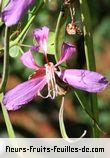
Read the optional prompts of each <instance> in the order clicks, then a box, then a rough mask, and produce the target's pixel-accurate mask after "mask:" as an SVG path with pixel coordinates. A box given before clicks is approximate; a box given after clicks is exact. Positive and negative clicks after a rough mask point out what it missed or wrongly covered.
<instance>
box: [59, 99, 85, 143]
mask: <svg viewBox="0 0 110 158" xmlns="http://www.w3.org/2000/svg"><path fill="white" fill-rule="evenodd" d="M64 102H65V98H64V96H63V97H62V101H61V107H60V111H59V126H60V132H61V136H62V138H63V139H65V140H66V141H68V142H70V143H75V142H77V141H79V140H80V139H81V138H83V137H84V136H85V135H86V130H85V131H84V132H83V134H82V135H81V136H80V137H79V138H76V139H71V138H69V137H68V135H67V133H66V129H65V125H64V119H63V111H64Z"/></svg>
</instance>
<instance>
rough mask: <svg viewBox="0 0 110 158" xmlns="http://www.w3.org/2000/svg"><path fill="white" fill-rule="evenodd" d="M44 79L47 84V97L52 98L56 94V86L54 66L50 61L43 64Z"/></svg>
mask: <svg viewBox="0 0 110 158" xmlns="http://www.w3.org/2000/svg"><path fill="white" fill-rule="evenodd" d="M45 68H46V79H47V85H48V97H50V98H51V99H54V98H55V97H56V96H57V95H58V87H57V84H56V79H55V71H56V68H55V66H54V64H53V63H52V62H49V63H47V64H45Z"/></svg>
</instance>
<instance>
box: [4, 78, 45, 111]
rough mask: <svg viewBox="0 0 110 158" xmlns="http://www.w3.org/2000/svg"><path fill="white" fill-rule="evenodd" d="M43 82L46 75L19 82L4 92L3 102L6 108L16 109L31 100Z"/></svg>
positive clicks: (40, 88) (43, 84)
mask: <svg viewBox="0 0 110 158" xmlns="http://www.w3.org/2000/svg"><path fill="white" fill-rule="evenodd" d="M45 84H46V77H40V78H36V79H31V80H28V81H26V82H24V83H21V84H19V85H18V86H16V87H15V88H13V89H12V90H10V91H9V92H7V93H6V94H5V96H4V98H3V103H4V105H5V106H6V108H7V110H17V109H19V108H20V107H21V106H22V105H23V104H26V103H28V102H29V101H31V100H32V99H33V98H34V96H36V95H37V93H38V91H40V90H42V88H43V87H44V86H45Z"/></svg>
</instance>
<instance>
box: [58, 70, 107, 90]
mask: <svg viewBox="0 0 110 158" xmlns="http://www.w3.org/2000/svg"><path fill="white" fill-rule="evenodd" d="M58 75H59V76H60V78H61V79H62V80H63V81H64V82H66V83H68V84H69V85H71V86H73V87H75V88H78V89H81V90H85V91H88V92H93V93H96V92H100V91H101V90H103V89H104V88H106V86H107V84H108V81H107V79H106V78H105V77H103V76H102V75H100V74H99V73H97V72H93V71H89V70H72V69H67V70H64V71H62V72H61V73H59V74H58Z"/></svg>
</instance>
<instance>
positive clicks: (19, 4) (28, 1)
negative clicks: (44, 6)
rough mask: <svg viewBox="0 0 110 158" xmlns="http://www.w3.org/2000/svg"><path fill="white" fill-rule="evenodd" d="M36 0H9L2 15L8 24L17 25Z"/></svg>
mask: <svg viewBox="0 0 110 158" xmlns="http://www.w3.org/2000/svg"><path fill="white" fill-rule="evenodd" d="M34 1H35V0H9V2H8V4H7V5H6V7H5V8H4V9H3V11H2V13H1V16H2V19H3V21H4V22H5V24H6V26H8V27H9V26H11V25H15V24H17V23H18V22H19V20H20V19H21V18H22V17H23V16H24V14H25V13H26V12H27V10H28V9H29V7H30V6H31V5H32V4H33V3H34Z"/></svg>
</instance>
